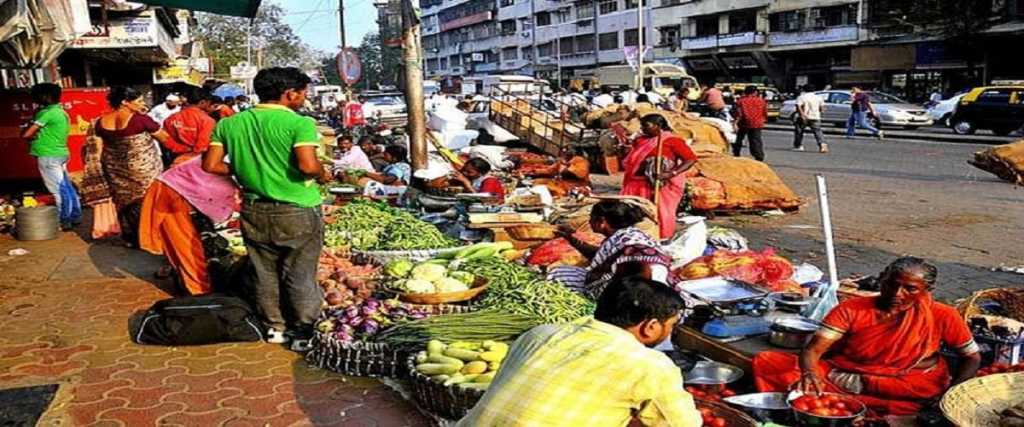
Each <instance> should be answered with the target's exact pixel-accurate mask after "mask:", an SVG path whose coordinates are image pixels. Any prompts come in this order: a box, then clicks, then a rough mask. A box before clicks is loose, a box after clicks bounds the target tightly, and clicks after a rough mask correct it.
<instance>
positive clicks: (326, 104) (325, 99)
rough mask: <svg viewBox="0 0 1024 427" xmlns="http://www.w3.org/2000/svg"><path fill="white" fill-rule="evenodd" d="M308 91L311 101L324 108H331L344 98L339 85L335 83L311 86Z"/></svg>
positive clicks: (335, 106)
mask: <svg viewBox="0 0 1024 427" xmlns="http://www.w3.org/2000/svg"><path fill="white" fill-rule="evenodd" d="M309 92H310V93H309V95H310V98H311V99H312V100H313V102H314V103H316V104H317V106H319V107H320V108H321V109H324V110H333V109H335V108H337V107H338V104H340V103H341V102H342V101H344V100H345V93H344V92H342V90H341V86H337V85H318V86H313V87H312V88H310V89H309Z"/></svg>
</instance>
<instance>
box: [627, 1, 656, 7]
mask: <svg viewBox="0 0 1024 427" xmlns="http://www.w3.org/2000/svg"><path fill="white" fill-rule="evenodd" d="M648 1H650V0H648ZM639 4H640V1H639V0H626V7H625V8H626V9H636V7H637V6H638V5H639Z"/></svg>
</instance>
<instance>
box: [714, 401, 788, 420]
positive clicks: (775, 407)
mask: <svg viewBox="0 0 1024 427" xmlns="http://www.w3.org/2000/svg"><path fill="white" fill-rule="evenodd" d="M722 401H724V402H725V403H728V404H730V405H732V406H734V407H736V408H738V409H739V410H741V411H743V412H746V413H747V414H749V415H750V416H752V417H754V418H756V419H757V420H758V421H761V422H765V423H767V422H772V423H776V424H782V425H793V411H792V410H791V409H790V407H789V403H788V402H787V401H786V393H750V394H740V395H736V396H730V397H724V398H722Z"/></svg>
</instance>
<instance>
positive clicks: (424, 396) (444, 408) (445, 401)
mask: <svg viewBox="0 0 1024 427" xmlns="http://www.w3.org/2000/svg"><path fill="white" fill-rule="evenodd" d="M406 362H407V364H408V365H407V369H408V372H409V377H410V383H411V385H412V395H413V398H414V399H416V403H417V404H419V406H420V408H422V409H424V410H426V411H428V412H430V413H431V414H433V415H435V416H439V417H442V418H446V419H449V420H458V419H461V418H462V417H464V416H466V413H468V412H469V410H470V409H473V406H474V405H476V402H478V401H480V398H481V397H483V395H484V391H483V390H472V389H464V388H461V387H459V386H458V385H454V386H449V387H445V386H444V384H438V383H435V382H433V381H431V380H430V377H428V376H426V375H423V374H421V373H419V372H416V359H415V356H410V357H409V358H408V359H407V360H406Z"/></svg>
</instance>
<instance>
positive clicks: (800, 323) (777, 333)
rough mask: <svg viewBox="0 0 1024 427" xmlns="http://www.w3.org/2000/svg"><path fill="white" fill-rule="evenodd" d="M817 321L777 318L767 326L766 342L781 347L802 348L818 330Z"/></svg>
mask: <svg viewBox="0 0 1024 427" xmlns="http://www.w3.org/2000/svg"><path fill="white" fill-rule="evenodd" d="M818 326H819V325H818V323H817V322H814V321H812V320H809V319H799V318H787V319H779V320H776V321H775V322H774V323H772V325H771V326H769V327H768V330H769V331H770V332H769V335H768V342H769V343H771V344H772V345H774V346H777V347H782V348H803V347H804V346H805V345H807V342H808V341H810V340H811V337H812V336H813V335H814V333H815V332H816V331H817V330H818Z"/></svg>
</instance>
